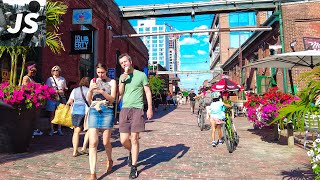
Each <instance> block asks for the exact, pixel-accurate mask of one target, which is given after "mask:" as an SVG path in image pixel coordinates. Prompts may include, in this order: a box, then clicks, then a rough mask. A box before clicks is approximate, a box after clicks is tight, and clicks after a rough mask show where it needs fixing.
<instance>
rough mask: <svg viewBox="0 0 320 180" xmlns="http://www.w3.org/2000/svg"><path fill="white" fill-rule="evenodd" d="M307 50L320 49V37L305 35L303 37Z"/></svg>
mask: <svg viewBox="0 0 320 180" xmlns="http://www.w3.org/2000/svg"><path fill="white" fill-rule="evenodd" d="M303 43H304V49H305V50H312V49H313V50H318V51H320V38H312V37H304V38H303Z"/></svg>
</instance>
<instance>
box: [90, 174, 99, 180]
mask: <svg viewBox="0 0 320 180" xmlns="http://www.w3.org/2000/svg"><path fill="white" fill-rule="evenodd" d="M88 180H97V175H96V173H94V174H90V175H89V177H88Z"/></svg>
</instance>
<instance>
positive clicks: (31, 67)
mask: <svg viewBox="0 0 320 180" xmlns="http://www.w3.org/2000/svg"><path fill="white" fill-rule="evenodd" d="M36 73H37V67H36V64H35V63H31V64H27V74H26V75H25V76H23V78H22V86H27V85H28V84H30V83H36V81H35V80H34V77H35V76H36ZM40 113H41V110H37V111H36V120H35V124H34V125H33V127H34V128H37V127H38V126H39V119H40ZM41 135H43V132H42V131H41V130H40V129H39V128H37V129H35V130H33V136H41Z"/></svg>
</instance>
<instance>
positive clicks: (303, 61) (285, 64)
mask: <svg viewBox="0 0 320 180" xmlns="http://www.w3.org/2000/svg"><path fill="white" fill-rule="evenodd" d="M316 66H320V51H316V50H307V51H297V52H288V53H282V54H276V55H273V56H269V57H266V58H263V59H260V60H258V61H256V62H253V63H250V64H248V65H246V66H244V67H251V68H269V67H275V68H288V72H289V78H290V85H291V91H292V92H294V91H293V80H292V71H291V70H292V68H294V67H309V68H311V69H313V68H314V67H316Z"/></svg>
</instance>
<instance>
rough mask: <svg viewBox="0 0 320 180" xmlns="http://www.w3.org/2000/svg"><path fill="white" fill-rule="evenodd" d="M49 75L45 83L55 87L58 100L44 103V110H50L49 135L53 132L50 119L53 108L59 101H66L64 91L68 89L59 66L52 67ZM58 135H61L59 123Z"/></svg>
mask: <svg viewBox="0 0 320 180" xmlns="http://www.w3.org/2000/svg"><path fill="white" fill-rule="evenodd" d="M51 75H52V76H51V77H49V78H48V79H47V81H46V84H47V85H48V86H49V87H53V88H54V89H56V92H57V94H58V98H57V99H58V100H49V101H47V104H46V110H47V111H49V112H50V116H49V121H50V124H51V130H50V133H49V136H53V134H54V124H52V123H51V121H52V120H53V118H54V114H55V110H56V109H57V107H58V105H59V104H60V103H62V104H66V103H67V100H66V97H65V91H66V90H68V88H67V83H66V80H65V79H64V77H62V76H61V68H60V67H59V66H53V67H52V69H51ZM58 135H60V136H63V133H62V131H61V125H60V124H59V125H58Z"/></svg>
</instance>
